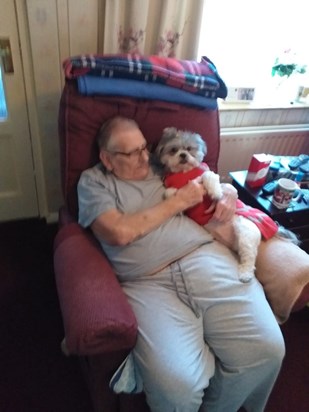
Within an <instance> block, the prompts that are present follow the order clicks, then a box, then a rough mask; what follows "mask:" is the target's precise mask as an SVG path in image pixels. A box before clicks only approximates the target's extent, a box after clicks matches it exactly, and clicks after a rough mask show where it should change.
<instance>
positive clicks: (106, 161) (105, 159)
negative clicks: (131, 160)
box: [99, 150, 113, 172]
mask: <svg viewBox="0 0 309 412" xmlns="http://www.w3.org/2000/svg"><path fill="white" fill-rule="evenodd" d="M99 157H100V160H101V162H102V163H103V166H105V168H106V169H107V170H109V171H110V172H111V171H112V170H113V165H112V162H111V160H110V158H111V157H110V154H109V153H108V152H106V151H105V150H100V153H99Z"/></svg>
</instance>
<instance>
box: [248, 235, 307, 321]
mask: <svg viewBox="0 0 309 412" xmlns="http://www.w3.org/2000/svg"><path fill="white" fill-rule="evenodd" d="M256 277H257V278H258V280H259V281H260V282H261V284H262V285H263V287H264V291H265V295H266V297H267V299H268V301H269V303H270V306H271V307H272V310H273V312H274V313H275V315H276V317H277V319H278V321H279V322H280V323H283V322H285V321H286V320H287V319H288V318H289V316H290V314H291V312H293V311H296V310H299V309H301V308H302V307H304V306H305V305H306V303H307V302H309V255H308V254H307V253H306V252H305V251H304V250H302V249H300V248H299V247H298V246H296V245H294V244H293V243H291V242H289V241H286V240H282V239H279V238H277V237H273V238H272V239H270V240H267V241H262V242H261V244H260V247H259V252H258V256H257V260H256Z"/></svg>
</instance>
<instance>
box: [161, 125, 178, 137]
mask: <svg viewBox="0 0 309 412" xmlns="http://www.w3.org/2000/svg"><path fill="white" fill-rule="evenodd" d="M176 134H177V129H176V127H166V128H165V129H163V134H162V138H164V139H170V138H172V137H175V136H176Z"/></svg>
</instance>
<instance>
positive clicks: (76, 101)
mask: <svg viewBox="0 0 309 412" xmlns="http://www.w3.org/2000/svg"><path fill="white" fill-rule="evenodd" d="M116 115H121V116H125V117H128V118H132V119H135V121H136V122H137V123H138V124H139V126H140V128H141V131H142V132H143V134H144V136H145V138H146V140H147V141H148V143H149V144H151V145H152V147H153V148H154V147H155V146H156V144H157V142H158V141H159V139H160V138H161V135H162V131H163V129H164V128H165V127H170V126H174V127H176V128H178V129H182V130H191V131H194V132H196V133H199V134H200V135H201V136H202V138H203V139H204V140H205V142H206V144H207V148H208V153H207V156H206V159H205V160H206V162H207V163H208V165H209V167H210V168H211V169H212V170H214V171H217V163H218V157H219V150H220V127H219V116H218V110H217V109H215V110H207V109H202V108H198V107H194V106H187V105H180V104H175V103H169V102H165V101H161V100H140V99H134V98H131V97H114V96H112V97H109V96H85V95H80V94H79V93H78V91H77V86H76V81H75V80H66V83H65V87H64V90H63V93H62V97H61V101H60V108H59V138H60V159H61V179H62V189H63V195H64V200H65V205H66V207H67V209H68V211H69V213H70V214H71V215H72V216H73V217H74V218H76V217H77V213H78V206H77V192H76V186H77V182H78V179H79V177H80V174H81V172H82V171H83V170H85V169H87V168H89V167H91V166H93V165H94V164H95V163H97V162H98V159H99V158H98V150H97V146H96V135H97V132H98V130H99V129H100V127H101V125H102V124H103V123H104V121H106V120H107V119H109V118H111V117H113V116H116Z"/></svg>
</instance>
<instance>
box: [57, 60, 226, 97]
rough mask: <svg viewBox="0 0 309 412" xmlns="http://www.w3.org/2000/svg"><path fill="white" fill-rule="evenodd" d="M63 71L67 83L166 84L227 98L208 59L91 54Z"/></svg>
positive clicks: (196, 92) (75, 61) (192, 91)
mask: <svg viewBox="0 0 309 412" xmlns="http://www.w3.org/2000/svg"><path fill="white" fill-rule="evenodd" d="M63 68H64V73H65V76H66V78H67V79H74V78H77V77H79V76H82V75H85V74H87V75H91V76H98V77H101V76H103V77H108V78H122V79H133V80H139V81H144V82H152V83H160V84H166V85H168V86H170V87H175V88H179V89H182V90H185V91H187V92H190V93H195V94H198V95H201V96H205V97H209V98H214V99H216V98H218V97H221V98H225V97H226V96H227V88H226V85H225V83H224V82H223V80H222V79H221V77H220V76H219V74H218V72H217V70H216V67H215V65H214V64H213V63H212V62H211V61H210V60H209V59H208V58H207V57H203V58H202V61H201V62H200V63H198V62H196V61H192V60H178V59H173V58H167V57H160V56H155V55H153V56H149V57H144V56H141V55H138V54H126V55H123V54H109V55H92V54H89V55H81V56H76V57H71V58H69V59H67V60H65V61H64V62H63Z"/></svg>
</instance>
